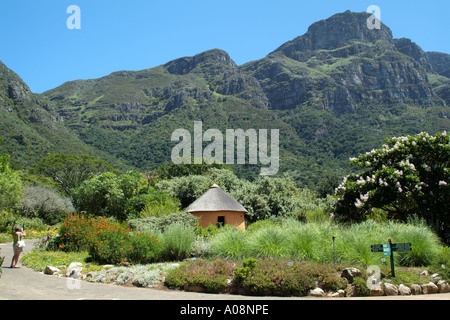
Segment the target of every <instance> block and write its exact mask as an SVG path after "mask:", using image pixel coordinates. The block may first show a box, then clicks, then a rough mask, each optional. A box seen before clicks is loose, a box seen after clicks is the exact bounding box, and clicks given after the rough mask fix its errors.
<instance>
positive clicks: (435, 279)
mask: <svg viewBox="0 0 450 320" xmlns="http://www.w3.org/2000/svg"><path fill="white" fill-rule="evenodd" d="M439 280H442V277H441V276H440V274H439V273H433V274H432V275H431V281H433V282H434V283H437V282H438V281H439Z"/></svg>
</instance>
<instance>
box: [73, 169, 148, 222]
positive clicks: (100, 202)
mask: <svg viewBox="0 0 450 320" xmlns="http://www.w3.org/2000/svg"><path fill="white" fill-rule="evenodd" d="M146 187H147V182H146V181H145V179H143V177H142V175H141V174H140V173H139V172H136V171H129V172H127V173H125V174H121V175H117V174H115V173H113V172H104V173H101V174H100V175H98V176H94V177H93V178H91V179H89V180H85V181H84V182H83V183H82V184H81V185H80V186H79V187H78V188H76V189H74V191H73V193H72V195H73V200H74V204H75V207H76V208H77V210H78V211H86V212H87V213H89V214H94V215H100V216H106V217H115V218H117V219H120V220H126V219H127V218H128V212H127V209H129V207H130V205H129V203H130V201H133V200H135V197H136V196H138V195H139V192H140V190H142V189H146ZM132 199H133V200H132Z"/></svg>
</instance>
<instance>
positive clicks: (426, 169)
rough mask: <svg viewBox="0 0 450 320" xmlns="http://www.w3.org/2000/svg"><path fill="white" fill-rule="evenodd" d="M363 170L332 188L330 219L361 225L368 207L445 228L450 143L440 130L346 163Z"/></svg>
mask: <svg viewBox="0 0 450 320" xmlns="http://www.w3.org/2000/svg"><path fill="white" fill-rule="evenodd" d="M350 161H351V163H352V164H353V165H357V166H359V167H360V168H362V169H363V171H362V172H361V173H353V174H351V175H349V176H347V177H345V178H344V181H343V182H342V183H341V185H340V186H339V187H337V188H336V190H335V194H336V196H337V201H336V203H335V208H334V209H335V214H336V216H337V217H339V218H342V219H344V220H350V221H362V220H364V219H365V216H366V215H368V214H370V213H371V212H372V210H373V209H374V208H379V209H382V210H384V211H386V212H387V213H388V215H389V217H390V218H393V219H399V220H403V221H406V220H407V218H408V217H409V216H411V215H414V214H415V215H417V216H419V217H421V218H424V219H425V220H427V222H428V223H430V224H433V225H435V226H437V227H438V229H439V231H441V232H443V231H444V230H446V229H447V230H448V228H449V226H450V216H449V215H448V208H449V207H450V139H449V135H448V134H447V132H446V131H444V132H442V133H438V134H436V135H435V136H430V135H429V134H428V133H425V132H422V133H420V134H417V135H414V136H406V137H394V138H390V139H387V140H386V144H384V145H383V146H382V147H381V148H380V149H377V150H372V151H370V152H367V153H365V154H362V155H360V156H359V157H358V158H351V159H350Z"/></svg>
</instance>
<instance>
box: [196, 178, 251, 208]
mask: <svg viewBox="0 0 450 320" xmlns="http://www.w3.org/2000/svg"><path fill="white" fill-rule="evenodd" d="M199 211H236V212H248V211H247V210H245V208H244V207H243V206H242V205H241V204H240V203H239V202H237V201H236V200H234V199H233V198H232V197H231V196H229V195H228V194H227V193H226V192H225V191H223V190H222V189H220V188H219V186H218V185H216V184H213V185H212V186H211V188H209V190H208V191H206V192H205V193H204V194H203V195H202V196H201V197H200V198H198V199H197V200H195V201H194V202H193V203H192V204H191V205H190V206H189V209H188V212H199Z"/></svg>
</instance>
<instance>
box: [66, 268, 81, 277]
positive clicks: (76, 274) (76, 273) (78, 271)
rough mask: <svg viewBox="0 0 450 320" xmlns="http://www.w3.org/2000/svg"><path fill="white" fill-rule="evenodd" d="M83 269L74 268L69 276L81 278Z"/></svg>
mask: <svg viewBox="0 0 450 320" xmlns="http://www.w3.org/2000/svg"><path fill="white" fill-rule="evenodd" d="M81 270H83V268H81V267H78V268H74V269H72V271H71V272H70V275H69V278H72V279H76V280H79V279H80V278H81Z"/></svg>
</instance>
